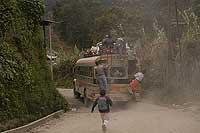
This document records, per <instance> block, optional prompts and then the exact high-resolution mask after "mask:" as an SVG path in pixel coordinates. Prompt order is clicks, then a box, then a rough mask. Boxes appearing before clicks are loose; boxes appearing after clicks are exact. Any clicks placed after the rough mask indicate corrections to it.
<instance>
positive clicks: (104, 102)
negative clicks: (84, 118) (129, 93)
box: [91, 90, 112, 130]
mask: <svg viewBox="0 0 200 133" xmlns="http://www.w3.org/2000/svg"><path fill="white" fill-rule="evenodd" d="M96 105H98V109H99V113H100V114H101V119H102V128H103V129H104V130H105V129H106V127H107V125H108V122H109V116H108V114H109V112H110V106H112V100H111V99H110V98H109V97H108V96H106V91H105V90H100V96H99V97H98V98H97V99H96V100H95V102H94V104H93V107H92V111H91V112H92V113H93V111H94V108H95V107H96Z"/></svg>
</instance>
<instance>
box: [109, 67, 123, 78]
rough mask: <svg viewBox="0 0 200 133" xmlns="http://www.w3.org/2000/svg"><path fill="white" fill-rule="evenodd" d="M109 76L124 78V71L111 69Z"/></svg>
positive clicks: (118, 68)
mask: <svg viewBox="0 0 200 133" xmlns="http://www.w3.org/2000/svg"><path fill="white" fill-rule="evenodd" d="M110 76H111V77H125V76H126V69H125V68H124V67H111V69H110Z"/></svg>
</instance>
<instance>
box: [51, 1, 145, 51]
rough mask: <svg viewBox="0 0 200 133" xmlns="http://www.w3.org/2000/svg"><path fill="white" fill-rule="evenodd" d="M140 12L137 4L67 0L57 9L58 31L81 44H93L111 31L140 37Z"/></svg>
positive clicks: (134, 38) (135, 38)
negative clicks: (108, 4) (106, 3)
mask: <svg viewBox="0 0 200 133" xmlns="http://www.w3.org/2000/svg"><path fill="white" fill-rule="evenodd" d="M121 3H123V2H121ZM141 16H142V15H141V12H140V8H138V7H137V6H135V5H134V4H130V5H128V4H127V5H123V4H122V5H120V4H119V5H118V4H116V5H113V6H105V5H104V2H102V1H101V0H77V1H71V0H65V1H61V2H60V3H58V4H57V6H56V7H55V9H54V17H55V20H56V21H58V22H61V23H60V24H57V26H56V29H57V31H58V32H59V33H60V34H61V36H62V38H63V39H64V40H65V41H66V42H68V44H70V45H71V46H73V45H74V44H77V47H78V48H87V47H90V46H91V45H94V43H97V42H99V41H101V40H102V39H103V38H104V36H105V35H106V34H111V33H112V32H115V33H116V34H115V35H114V36H115V37H122V36H126V37H128V38H132V40H131V41H133V40H134V41H135V40H137V39H138V38H139V37H141V32H140V31H141V26H142V23H141V22H142V17H141ZM120 24H122V26H123V28H124V30H125V33H124V31H122V29H121V28H120V27H119V26H120Z"/></svg>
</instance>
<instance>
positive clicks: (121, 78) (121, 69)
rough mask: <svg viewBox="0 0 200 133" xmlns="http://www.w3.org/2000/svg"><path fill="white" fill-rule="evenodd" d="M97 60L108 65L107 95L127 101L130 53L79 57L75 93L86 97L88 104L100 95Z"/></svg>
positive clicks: (116, 99) (75, 68)
mask: <svg viewBox="0 0 200 133" xmlns="http://www.w3.org/2000/svg"><path fill="white" fill-rule="evenodd" d="M96 62H100V63H101V64H105V65H107V66H108V69H107V72H106V77H107V81H108V91H107V95H108V96H110V97H111V99H112V100H113V101H121V102H127V101H128V100H129V99H130V95H129V92H128V87H129V82H130V81H129V75H128V55H123V56H119V55H117V54H116V55H115V54H113V55H111V54H110V55H101V56H94V57H87V58H82V59H79V60H78V61H77V62H76V65H75V67H74V89H73V91H74V95H75V97H77V98H78V97H82V98H84V103H85V105H86V106H87V105H88V104H89V101H94V100H95V99H96V98H97V97H98V96H99V90H100V89H99V86H98V83H97V78H96V75H95V73H96V72H95V67H96V64H95V63H96Z"/></svg>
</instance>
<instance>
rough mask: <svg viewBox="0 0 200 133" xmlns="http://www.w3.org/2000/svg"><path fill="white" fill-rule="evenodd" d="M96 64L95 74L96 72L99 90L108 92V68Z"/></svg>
mask: <svg viewBox="0 0 200 133" xmlns="http://www.w3.org/2000/svg"><path fill="white" fill-rule="evenodd" d="M95 63H96V67H95V72H96V77H97V81H98V84H99V88H100V89H102V90H107V88H108V83H107V78H106V69H107V67H106V66H104V65H102V64H100V63H99V62H95Z"/></svg>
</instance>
